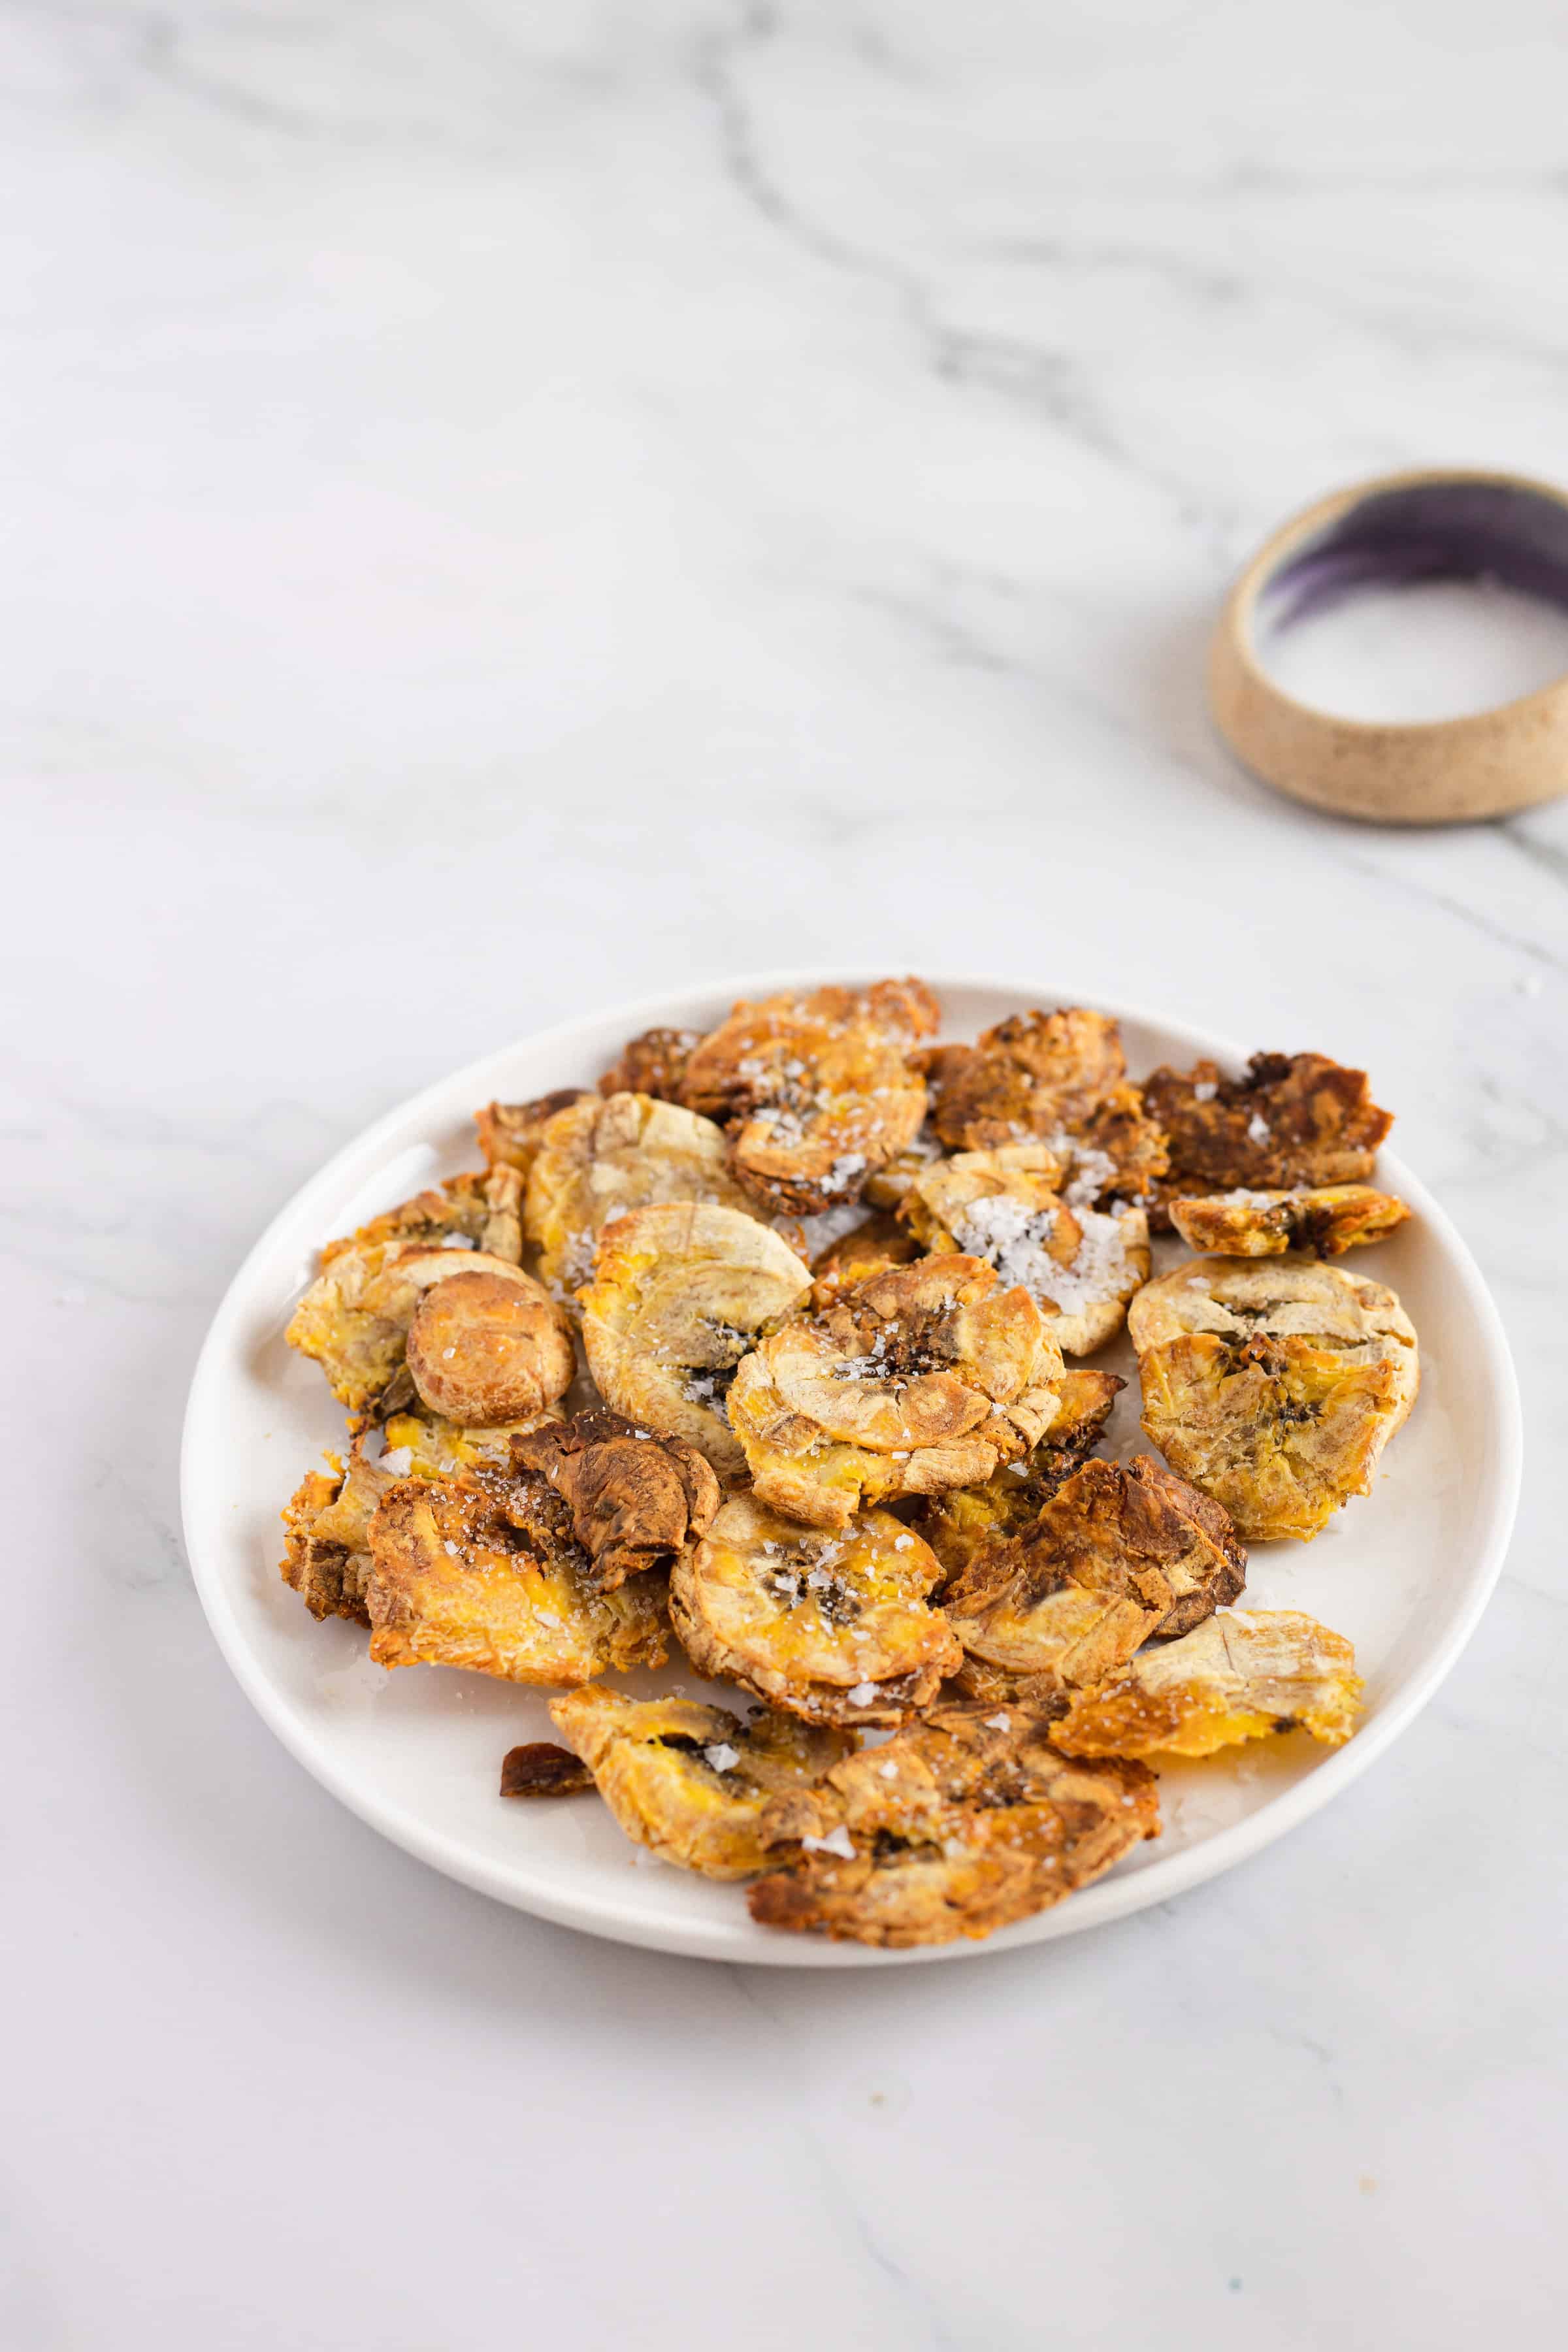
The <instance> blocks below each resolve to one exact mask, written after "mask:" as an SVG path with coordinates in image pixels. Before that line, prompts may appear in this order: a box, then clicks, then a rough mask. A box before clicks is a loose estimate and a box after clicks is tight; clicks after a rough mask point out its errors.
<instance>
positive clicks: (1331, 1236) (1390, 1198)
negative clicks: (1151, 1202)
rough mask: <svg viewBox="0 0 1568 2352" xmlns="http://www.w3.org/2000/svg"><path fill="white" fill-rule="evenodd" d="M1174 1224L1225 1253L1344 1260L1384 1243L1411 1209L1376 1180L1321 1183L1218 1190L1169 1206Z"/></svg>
mask: <svg viewBox="0 0 1568 2352" xmlns="http://www.w3.org/2000/svg"><path fill="white" fill-rule="evenodd" d="M1166 1210H1167V1213H1168V1214H1169V1216H1170V1220H1171V1223H1172V1224H1173V1225H1174V1227H1175V1229H1176V1231H1177V1232H1178V1233H1179V1234H1181V1236H1182V1239H1183V1240H1184V1242H1186V1243H1187V1244H1189V1245H1190V1246H1191V1247H1192V1248H1193V1249H1196V1250H1212V1251H1214V1252H1215V1254H1216V1255H1219V1256H1222V1257H1278V1256H1279V1255H1282V1254H1283V1253H1284V1252H1285V1251H1287V1250H1300V1251H1303V1252H1305V1253H1307V1254H1308V1255H1311V1256H1314V1257H1342V1256H1343V1255H1344V1253H1345V1252H1346V1250H1348V1249H1354V1248H1355V1246H1356V1245H1357V1244H1358V1243H1361V1242H1381V1241H1384V1240H1386V1239H1387V1237H1388V1235H1389V1234H1391V1233H1393V1232H1394V1228H1395V1227H1396V1226H1398V1225H1402V1224H1403V1223H1405V1219H1406V1217H1408V1215H1409V1214H1410V1212H1409V1210H1408V1209H1407V1208H1406V1207H1405V1203H1404V1202H1403V1201H1396V1200H1395V1199H1394V1195H1393V1194H1392V1193H1391V1192H1377V1191H1376V1190H1375V1189H1374V1187H1373V1186H1372V1185H1371V1184H1316V1185H1309V1186H1307V1187H1305V1188H1304V1189H1303V1190H1301V1191H1300V1192H1247V1190H1246V1188H1245V1187H1242V1188H1241V1189H1239V1190H1238V1191H1236V1192H1211V1193H1207V1194H1205V1195H1204V1196H1202V1197H1201V1198H1195V1199H1194V1198H1192V1197H1190V1196H1187V1197H1183V1196H1178V1197H1176V1198H1174V1199H1173V1200H1171V1201H1169V1202H1167V1203H1166Z"/></svg>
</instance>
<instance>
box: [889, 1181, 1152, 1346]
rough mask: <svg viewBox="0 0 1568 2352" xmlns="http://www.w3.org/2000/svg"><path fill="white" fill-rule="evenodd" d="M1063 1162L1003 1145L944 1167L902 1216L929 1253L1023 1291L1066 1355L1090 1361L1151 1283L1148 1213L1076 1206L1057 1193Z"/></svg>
mask: <svg viewBox="0 0 1568 2352" xmlns="http://www.w3.org/2000/svg"><path fill="white" fill-rule="evenodd" d="M1065 1164H1066V1163H1065V1162H1064V1160H1063V1159H1062V1158H1061V1156H1060V1155H1058V1153H1056V1152H1054V1151H1051V1150H1048V1149H1047V1147H1046V1146H1045V1145H1044V1144H1037V1143H1021V1144H1017V1143H1016V1144H1006V1145H1003V1146H1002V1147H1000V1148H999V1149H998V1150H994V1151H961V1152H959V1153H957V1154H956V1155H955V1156H954V1157H953V1158H952V1160H939V1161H938V1162H937V1164H936V1165H935V1166H934V1167H932V1168H930V1169H928V1170H927V1171H925V1173H924V1174H923V1175H922V1176H921V1177H920V1178H919V1179H918V1180H917V1181H916V1182H915V1183H914V1184H913V1185H911V1187H910V1191H909V1192H908V1194H907V1196H906V1198H905V1200H904V1202H903V1205H902V1207H901V1208H900V1212H899V1213H900V1216H901V1217H902V1218H903V1219H904V1220H905V1221H906V1223H908V1224H909V1225H910V1229H911V1230H912V1231H913V1232H914V1233H915V1234H917V1235H918V1237H919V1238H920V1240H921V1241H922V1242H923V1243H924V1244H925V1246H926V1248H927V1249H929V1250H936V1251H942V1250H963V1251H965V1252H966V1253H967V1254H968V1255H970V1256H971V1257H977V1258H982V1259H984V1263H985V1264H986V1265H994V1267H995V1268H996V1271H997V1273H998V1274H999V1276H1001V1278H1002V1280H1003V1281H1004V1282H1005V1283H1009V1284H1011V1283H1018V1284H1021V1285H1022V1286H1023V1288H1024V1289H1026V1291H1027V1292H1028V1294H1029V1296H1030V1297H1031V1298H1032V1299H1033V1300H1034V1301H1035V1303H1036V1305H1037V1307H1039V1309H1040V1312H1041V1313H1042V1314H1043V1315H1044V1316H1045V1318H1046V1319H1047V1328H1049V1331H1050V1335H1051V1337H1052V1339H1054V1340H1055V1341H1056V1343H1057V1345H1058V1348H1060V1349H1061V1350H1062V1353H1063V1354H1064V1355H1068V1356H1087V1355H1089V1354H1090V1353H1091V1352H1092V1351H1093V1349H1096V1348H1100V1347H1103V1346H1104V1344H1105V1342H1106V1340H1107V1339H1110V1338H1111V1337H1112V1336H1113V1335H1114V1334H1115V1333H1116V1332H1117V1331H1119V1330H1120V1329H1121V1325H1122V1322H1123V1320H1124V1318H1125V1316H1126V1312H1127V1301H1128V1300H1129V1299H1130V1298H1131V1296H1132V1294H1133V1292H1134V1291H1135V1290H1136V1289H1137V1288H1138V1286H1139V1285H1140V1284H1141V1283H1143V1282H1146V1281H1147V1280H1148V1276H1149V1225H1148V1220H1147V1218H1146V1217H1145V1216H1144V1214H1143V1212H1142V1209H1135V1208H1134V1209H1123V1210H1121V1211H1120V1212H1119V1213H1117V1214H1116V1215H1114V1216H1107V1215H1103V1214H1101V1213H1100V1211H1098V1210H1096V1209H1090V1208H1087V1207H1079V1208H1073V1207H1071V1206H1070V1205H1069V1204H1068V1202H1067V1201H1065V1200H1064V1199H1063V1198H1062V1196H1061V1194H1060V1193H1059V1192H1058V1189H1057V1187H1058V1184H1059V1182H1060V1181H1061V1179H1062V1175H1063V1171H1064V1166H1065Z"/></svg>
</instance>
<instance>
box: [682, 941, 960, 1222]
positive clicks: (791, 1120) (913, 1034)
mask: <svg viewBox="0 0 1568 2352" xmlns="http://www.w3.org/2000/svg"><path fill="white" fill-rule="evenodd" d="M937 1019H938V1007H937V1003H936V999H935V998H934V996H932V994H931V991H930V989H929V988H927V987H926V986H925V984H924V982H921V981H918V980H901V981H894V980H884V981H879V982H877V983H876V985H875V986H874V987H872V988H868V989H865V990H859V991H857V990H854V989H848V988H819V989H816V990H814V991H813V992H811V993H810V994H807V995H800V994H796V993H793V992H792V993H788V994H784V995H780V996H769V997H764V998H763V999H761V1000H760V1001H759V1002H758V1003H740V1004H737V1005H736V1006H735V1008H734V1010H733V1011H732V1012H731V1014H730V1017H729V1019H728V1020H727V1021H724V1022H722V1023H721V1024H720V1026H719V1027H718V1028H717V1029H715V1030H714V1031H713V1032H712V1033H711V1034H710V1035H709V1036H707V1037H705V1038H704V1039H703V1040H702V1042H701V1044H700V1045H699V1046H698V1047H697V1049H696V1051H695V1052H694V1053H693V1055H692V1056H691V1059H690V1061H689V1064H688V1065H687V1070H686V1076H685V1080H684V1084H683V1087H682V1099H683V1100H684V1101H686V1102H687V1103H689V1104H690V1105H691V1107H692V1108H694V1109H696V1110H700V1111H706V1112H708V1113H709V1114H710V1116H712V1117H713V1118H721V1119H724V1120H726V1121H727V1122H729V1123H730V1124H731V1146H730V1151H731V1168H732V1170H733V1172H734V1174H735V1176H736V1178H737V1179H738V1180H739V1181H740V1182H741V1183H742V1184H743V1185H744V1186H745V1188H746V1190H747V1191H748V1192H750V1193H751V1194H752V1197H753V1199H755V1200H756V1201H758V1202H762V1203H763V1206H764V1207H766V1208H768V1209H771V1210H773V1211H784V1212H785V1213H791V1214H794V1215H798V1216H807V1215H811V1214H813V1213H816V1212H817V1211H819V1210H823V1209H830V1208H833V1207H836V1206H837V1204H838V1203H839V1202H845V1201H851V1200H856V1199H858V1197H859V1195H860V1193H861V1192H862V1191H863V1189H864V1187H865V1183H866V1180H867V1178H868V1176H869V1175H871V1174H872V1173H873V1172H874V1171H877V1170H879V1169H881V1168H885V1167H886V1166H887V1165H888V1163H889V1161H890V1160H893V1159H895V1158H896V1157H897V1156H898V1155H899V1154H900V1152H902V1151H904V1150H906V1149H907V1148H908V1147H909V1146H910V1144H912V1142H913V1141H914V1139H915V1137H916V1136H917V1135H918V1134H919V1133H920V1131H921V1124H922V1122H923V1121H924V1118H925V1111H926V1089H925V1082H924V1080H923V1079H922V1078H921V1076H920V1075H919V1074H918V1072H916V1071H915V1070H913V1069H912V1068H911V1067H910V1064H909V1061H908V1059H907V1058H906V1057H907V1055H909V1053H910V1051H911V1050H912V1049H913V1047H914V1046H915V1045H916V1044H917V1043H918V1041H919V1040H920V1039H921V1037H926V1036H930V1035H931V1033H932V1032H933V1031H934V1030H935V1028H936V1024H937Z"/></svg>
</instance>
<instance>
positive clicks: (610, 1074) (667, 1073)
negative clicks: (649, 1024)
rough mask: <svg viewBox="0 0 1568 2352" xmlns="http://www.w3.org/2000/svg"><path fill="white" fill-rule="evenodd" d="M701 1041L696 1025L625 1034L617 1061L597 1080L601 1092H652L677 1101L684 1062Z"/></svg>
mask: <svg viewBox="0 0 1568 2352" xmlns="http://www.w3.org/2000/svg"><path fill="white" fill-rule="evenodd" d="M701 1043H702V1032H701V1030H700V1029H645V1030H644V1031H643V1032H642V1034H641V1035H640V1036H637V1037H628V1038H627V1040H626V1044H625V1045H623V1046H622V1048H621V1056H620V1059H619V1061H618V1062H616V1063H614V1064H612V1066H610V1068H609V1069H607V1070H606V1071H605V1075H604V1076H603V1077H602V1078H601V1079H600V1080H599V1092H600V1093H601V1094H602V1095H619V1094H628V1095H653V1096H655V1097H657V1099H658V1101H660V1102H672V1103H678V1102H679V1100H680V1098H681V1096H680V1090H681V1087H683V1085H684V1084H685V1081H686V1069H687V1065H688V1063H689V1061H690V1059H691V1056H692V1055H693V1053H694V1052H695V1050H696V1048H697V1047H698V1046H699V1045H700V1044H701Z"/></svg>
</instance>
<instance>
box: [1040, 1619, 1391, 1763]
mask: <svg viewBox="0 0 1568 2352" xmlns="http://www.w3.org/2000/svg"><path fill="white" fill-rule="evenodd" d="M1361 1691H1362V1683H1361V1677H1360V1675H1358V1674H1357V1673H1356V1671H1355V1651H1354V1650H1353V1648H1352V1645H1351V1643H1349V1642H1347V1641H1346V1640H1345V1638H1344V1635H1343V1634H1342V1633H1331V1632H1330V1630H1329V1628H1328V1627H1327V1626H1326V1625H1321V1624H1320V1623H1319V1622H1318V1620H1317V1619H1316V1618H1315V1617H1308V1616H1305V1615H1304V1614H1303V1613H1302V1612H1300V1610H1295V1609H1222V1610H1221V1611H1220V1612H1218V1614H1217V1615H1216V1616H1214V1617H1211V1618H1210V1619H1209V1620H1208V1621H1207V1622H1206V1623H1205V1624H1203V1625H1200V1626H1198V1627H1197V1628H1196V1630H1195V1631H1194V1632H1193V1633H1184V1635H1183V1636H1182V1639H1181V1640H1180V1641H1179V1642H1172V1643H1168V1644H1167V1645H1166V1646H1165V1647H1164V1648H1163V1649H1159V1650H1143V1651H1141V1652H1140V1653H1139V1654H1138V1656H1137V1657H1135V1658H1133V1659H1131V1660H1130V1661H1129V1662H1128V1664H1125V1665H1124V1666H1121V1667H1120V1668H1119V1669H1118V1671H1117V1672H1116V1673H1115V1674H1113V1675H1110V1677H1109V1679H1108V1680H1106V1681H1105V1682H1103V1683H1102V1684H1101V1685H1100V1686H1099V1688H1098V1689H1095V1690H1086V1691H1080V1692H1079V1693H1077V1694H1076V1695H1075V1696H1074V1698H1073V1701H1072V1705H1071V1706H1070V1707H1069V1708H1068V1712H1067V1713H1066V1715H1065V1716H1064V1717H1062V1718H1061V1720H1060V1721H1059V1722H1058V1723H1055V1724H1053V1725H1052V1727H1051V1738H1052V1739H1053V1740H1054V1741H1055V1743H1056V1745H1057V1746H1058V1748H1061V1749H1063V1750H1064V1752H1065V1753H1067V1754H1068V1755H1071V1756H1095V1757H1100V1756H1132V1757H1139V1756H1160V1755H1165V1756H1212V1755H1213V1754H1214V1753H1215V1749H1216V1748H1229V1747H1234V1746H1235V1745H1237V1743H1238V1742H1239V1741H1241V1740H1244V1739H1260V1738H1264V1737H1265V1736H1266V1735H1267V1734H1268V1733H1269V1732H1272V1731H1289V1730H1293V1729H1294V1728H1295V1727H1297V1726H1298V1725H1300V1727H1301V1728H1302V1729H1303V1730H1305V1731H1310V1733H1311V1735H1312V1737H1313V1738H1314V1739H1321V1740H1323V1741H1324V1742H1325V1743H1326V1744H1327V1745H1328V1746H1329V1747H1331V1748H1338V1747H1340V1746H1341V1745H1342V1743H1343V1742H1344V1741H1345V1740H1347V1739H1348V1738H1350V1736H1351V1734H1352V1731H1353V1730H1354V1729H1355V1718H1356V1716H1357V1714H1358V1712H1359V1711H1360V1704H1361Z"/></svg>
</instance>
